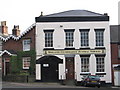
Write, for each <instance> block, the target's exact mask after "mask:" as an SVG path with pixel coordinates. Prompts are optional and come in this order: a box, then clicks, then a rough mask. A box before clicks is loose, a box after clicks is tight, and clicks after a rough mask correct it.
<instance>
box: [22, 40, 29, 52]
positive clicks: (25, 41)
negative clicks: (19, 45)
mask: <svg viewBox="0 0 120 90" xmlns="http://www.w3.org/2000/svg"><path fill="white" fill-rule="evenodd" d="M29 50H30V39H25V40H23V51H29Z"/></svg>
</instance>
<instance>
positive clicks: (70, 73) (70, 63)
mask: <svg viewBox="0 0 120 90" xmlns="http://www.w3.org/2000/svg"><path fill="white" fill-rule="evenodd" d="M66 78H67V80H72V79H74V57H66Z"/></svg>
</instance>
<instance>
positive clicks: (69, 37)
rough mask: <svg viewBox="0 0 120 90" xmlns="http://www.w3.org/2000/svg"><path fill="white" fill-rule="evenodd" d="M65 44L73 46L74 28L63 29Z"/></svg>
mask: <svg viewBox="0 0 120 90" xmlns="http://www.w3.org/2000/svg"><path fill="white" fill-rule="evenodd" d="M65 46H66V47H67V48H69V47H74V29H65Z"/></svg>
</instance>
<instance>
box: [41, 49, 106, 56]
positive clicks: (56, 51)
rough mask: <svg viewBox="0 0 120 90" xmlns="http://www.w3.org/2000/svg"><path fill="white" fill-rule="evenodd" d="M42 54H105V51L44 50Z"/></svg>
mask: <svg viewBox="0 0 120 90" xmlns="http://www.w3.org/2000/svg"><path fill="white" fill-rule="evenodd" d="M43 52H44V54H51V55H53V54H54V55H61V54H105V53H106V50H103V49H102V50H101V49H90V50H44V51H43Z"/></svg>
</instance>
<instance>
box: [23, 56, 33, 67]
mask: <svg viewBox="0 0 120 90" xmlns="http://www.w3.org/2000/svg"><path fill="white" fill-rule="evenodd" d="M27 60H28V61H27ZM30 61H31V57H22V62H23V63H22V65H23V69H29V68H30ZM26 62H27V64H29V65H28V66H27V67H26V66H25V63H26Z"/></svg>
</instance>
